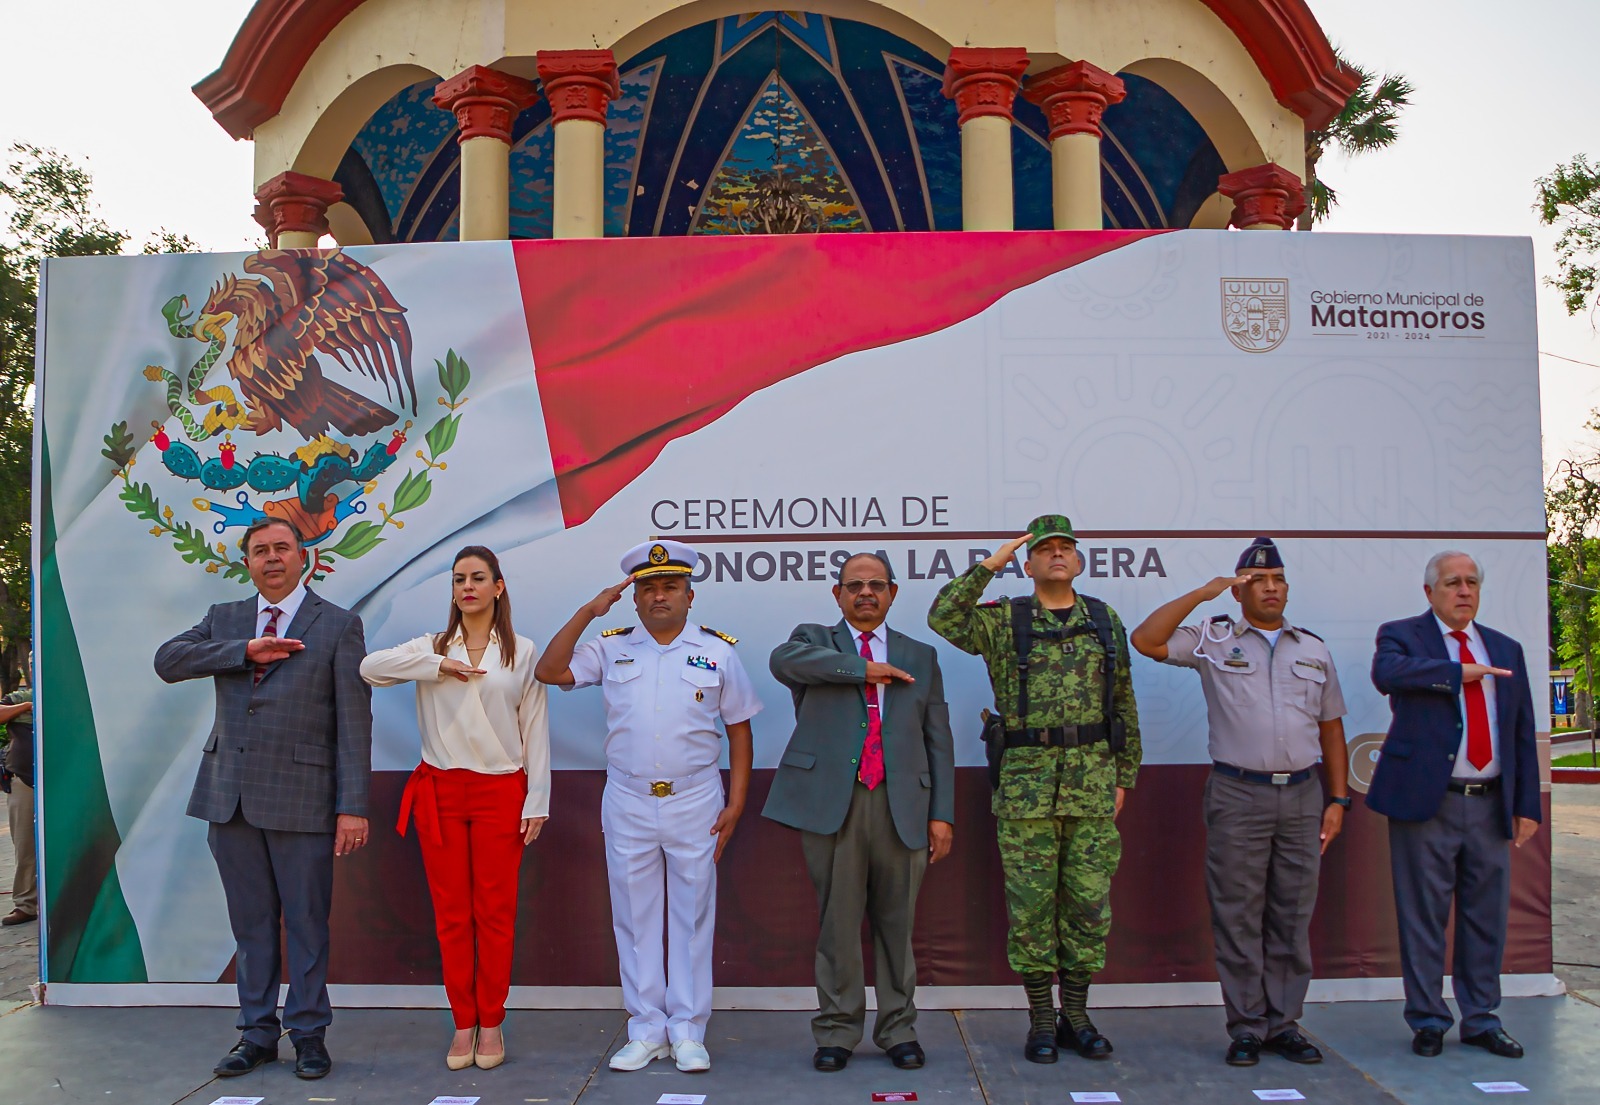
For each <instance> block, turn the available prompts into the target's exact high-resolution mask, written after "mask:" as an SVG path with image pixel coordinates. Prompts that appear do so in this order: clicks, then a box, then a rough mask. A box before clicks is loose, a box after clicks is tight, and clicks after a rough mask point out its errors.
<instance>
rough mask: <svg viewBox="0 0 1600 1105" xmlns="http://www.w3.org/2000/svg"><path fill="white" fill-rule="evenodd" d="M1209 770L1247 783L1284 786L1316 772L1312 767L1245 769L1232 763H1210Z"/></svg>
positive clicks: (1302, 780)
mask: <svg viewBox="0 0 1600 1105" xmlns="http://www.w3.org/2000/svg"><path fill="white" fill-rule="evenodd" d="M1211 770H1212V771H1215V772H1216V773H1217V774H1218V775H1226V776H1227V777H1228V778H1230V779H1242V780H1243V781H1245V782H1247V783H1265V784H1267V785H1268V786H1275V787H1286V786H1292V785H1294V784H1295V783H1303V782H1305V781H1306V780H1307V779H1309V778H1311V776H1312V775H1313V774H1315V772H1316V768H1314V767H1303V768H1301V769H1300V770H1299V771H1246V770H1245V769H1244V768H1242V767H1234V766H1233V765H1232V764H1224V763H1217V762H1216V761H1215V760H1213V761H1212V763H1211Z"/></svg>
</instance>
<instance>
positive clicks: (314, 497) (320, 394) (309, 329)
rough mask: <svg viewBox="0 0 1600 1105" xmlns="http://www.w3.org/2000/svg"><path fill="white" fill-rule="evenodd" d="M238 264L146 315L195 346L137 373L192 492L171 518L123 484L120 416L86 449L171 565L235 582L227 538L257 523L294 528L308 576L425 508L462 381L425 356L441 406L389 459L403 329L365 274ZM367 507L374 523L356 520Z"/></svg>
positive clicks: (413, 398)
mask: <svg viewBox="0 0 1600 1105" xmlns="http://www.w3.org/2000/svg"><path fill="white" fill-rule="evenodd" d="M242 267H243V269H244V275H243V276H238V275H235V274H233V273H225V274H223V275H222V277H221V278H220V279H219V280H218V282H217V284H216V286H215V287H213V288H212V289H211V292H210V294H209V295H208V296H207V297H206V300H205V304H204V306H202V307H201V308H200V310H199V313H198V316H196V315H195V313H194V312H193V311H192V310H191V308H190V305H189V299H188V297H187V296H185V295H181V294H180V295H174V296H173V297H172V298H171V299H169V300H167V302H166V304H165V306H163V307H162V309H161V314H162V317H163V318H164V319H165V322H166V328H167V330H168V331H169V332H170V333H171V334H172V336H173V337H176V338H182V339H192V340H194V341H197V342H199V343H200V344H201V345H203V346H204V347H205V348H204V351H203V352H201V354H200V356H199V357H198V359H196V360H195V362H194V364H192V365H190V366H189V367H188V368H187V369H186V370H183V371H182V372H181V373H180V372H174V371H172V370H170V369H167V368H165V367H163V366H161V365H148V366H146V367H145V368H144V370H143V375H144V377H145V379H147V380H149V381H150V382H151V383H152V384H158V385H162V386H163V387H164V388H165V392H166V394H165V400H166V407H167V410H168V412H169V417H168V418H167V420H166V422H165V423H162V422H151V423H150V426H151V430H152V433H151V435H150V437H149V440H150V442H151V443H153V444H154V445H155V447H156V450H157V451H158V452H159V454H160V459H161V464H162V466H163V468H165V470H166V471H167V472H168V473H170V474H171V475H172V476H175V477H177V478H178V479H180V480H182V481H184V482H185V483H187V484H190V485H192V487H193V491H194V493H195V494H194V497H193V498H191V499H190V500H189V502H188V503H186V504H179V505H178V508H177V509H174V506H173V504H171V503H163V502H162V501H161V499H160V497H159V496H158V494H157V493H156V491H155V490H154V489H153V488H152V487H151V485H150V484H149V483H147V482H141V481H139V480H136V479H135V478H134V466H135V463H136V461H137V459H138V456H137V454H138V452H139V448H138V445H137V444H136V438H135V436H134V434H133V433H132V432H130V431H129V429H128V423H127V422H126V421H123V422H118V423H116V424H115V425H113V426H112V427H111V430H110V432H109V433H107V434H106V435H105V448H104V449H102V450H101V453H102V455H104V456H105V457H106V459H107V460H109V461H110V462H111V463H112V464H113V465H115V466H116V469H117V474H118V475H119V476H120V477H121V478H122V488H121V490H120V491H119V493H118V497H119V498H120V499H121V500H122V502H123V504H124V505H125V506H126V507H127V508H128V510H129V511H130V512H132V513H133V514H134V515H135V516H137V517H138V518H139V519H140V520H141V521H143V522H147V523H149V524H150V531H149V532H150V534H151V535H152V536H154V537H158V538H165V539H168V540H170V541H171V543H172V546H173V548H174V550H175V551H176V552H177V553H178V554H179V555H180V556H182V557H183V559H184V561H185V562H187V563H190V564H198V565H204V566H205V570H206V571H207V572H211V573H221V574H223V575H225V576H226V577H227V578H229V579H234V580H237V581H239V582H248V581H249V578H250V576H249V572H248V571H247V570H246V568H245V565H244V561H243V559H242V557H241V555H240V553H239V550H238V540H237V539H238V537H239V535H241V534H242V533H243V531H244V529H245V527H247V526H249V525H250V524H251V523H253V522H256V521H258V520H261V519H263V518H271V519H275V520H280V521H284V522H287V523H288V524H289V525H291V526H293V527H294V528H295V530H296V531H297V532H298V533H299V534H300V539H301V541H302V542H303V543H304V544H305V546H306V549H307V551H308V553H310V555H309V556H308V557H307V573H306V574H307V577H308V578H309V579H312V580H320V579H322V578H323V577H324V576H326V575H327V574H328V573H329V572H332V571H333V570H334V564H335V563H336V562H337V561H339V560H340V559H344V560H353V559H356V558H358V557H361V556H365V555H366V554H367V553H369V552H371V551H372V550H373V549H374V548H376V547H377V546H378V545H380V544H382V543H383V541H384V540H386V538H387V536H388V530H389V529H390V528H391V527H393V528H394V529H395V530H396V531H398V530H400V529H403V528H404V526H405V520H404V519H403V518H401V517H400V516H401V515H402V514H405V513H407V512H408V511H413V510H416V509H417V508H419V507H421V506H422V505H423V504H424V503H426V502H427V501H428V499H429V497H430V496H431V495H432V494H433V479H434V473H436V472H443V471H445V469H446V467H447V466H446V464H445V462H444V461H443V460H442V459H440V458H441V457H443V455H444V454H445V453H447V452H449V450H450V448H451V446H453V445H454V444H455V441H456V435H457V432H458V430H459V428H460V424H461V418H462V415H461V413H460V408H461V407H462V406H463V405H464V404H465V403H466V402H467V395H466V391H467V385H468V384H469V383H470V382H471V379H472V374H471V372H470V370H469V369H468V367H467V363H466V362H465V361H464V360H462V359H461V358H460V357H459V356H457V355H456V352H455V350H453V349H452V350H448V351H447V352H446V353H445V355H444V357H443V358H442V359H438V360H435V362H434V364H435V366H436V368H437V369H438V378H439V387H440V389H441V391H442V393H443V394H442V395H441V396H439V397H438V399H437V403H438V405H439V406H442V407H443V408H445V409H444V411H443V413H442V414H441V415H440V417H439V418H438V420H437V421H435V422H434V423H433V425H432V426H431V427H430V428H429V429H428V430H427V432H426V433H425V434H424V435H423V439H422V446H423V447H422V448H417V449H415V450H414V454H413V456H412V457H411V458H403V457H402V456H401V451H402V448H403V447H404V446H405V444H406V435H407V434H408V433H409V432H410V431H411V429H412V427H413V426H414V425H416V419H417V418H418V417H419V411H418V405H417V404H418V399H417V384H416V380H415V379H414V377H413V374H412V340H411V327H410V324H409V323H408V322H407V321H406V317H405V315H406V309H405V308H404V307H403V306H401V305H400V303H398V302H397V301H396V300H395V298H394V296H393V294H391V292H390V291H389V288H388V287H387V286H386V285H385V284H384V282H383V280H382V279H381V278H380V277H379V276H378V274H377V273H375V272H374V271H372V269H370V268H368V267H367V266H365V265H363V264H361V263H360V262H358V261H356V260H354V259H353V258H351V257H349V256H347V255H346V254H344V253H343V252H342V251H340V250H337V249H335V250H328V251H326V252H324V251H320V250H308V249H274V250H263V251H261V252H259V253H254V254H251V255H249V256H248V257H246V258H245V259H244V262H243V265H242ZM230 331H231V341H232V350H231V351H229V350H228V345H229V341H230ZM224 353H227V357H226V359H224V356H223V355H224ZM219 365H220V366H221V367H220V368H219V367H218V366H219ZM363 383H365V384H366V386H364V387H363V386H361V385H362V384H363ZM380 384H381V385H382V399H381V400H380V399H379V398H378V397H377V395H376V394H375V393H376V392H377V391H378V387H377V385H380ZM430 390H431V389H430ZM369 392H372V393H374V394H368V393H369ZM247 454H248V455H247ZM380 497H381V501H378V502H377V515H378V517H377V519H376V520H374V519H372V518H368V517H363V516H364V515H368V514H370V513H371V510H370V508H369V505H368V500H370V499H379V498H380ZM188 510H192V511H193V512H194V514H195V515H196V516H197V517H195V519H194V520H193V521H191V520H190V519H189V518H186V517H184V516H183V513H181V512H185V511H188ZM230 530H231V531H234V532H233V534H232V540H228V539H227V538H228V536H229V531H230Z"/></svg>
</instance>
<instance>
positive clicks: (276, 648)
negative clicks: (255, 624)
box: [244, 637, 306, 664]
mask: <svg viewBox="0 0 1600 1105" xmlns="http://www.w3.org/2000/svg"><path fill="white" fill-rule="evenodd" d="M305 647H306V646H305V645H304V644H302V643H301V642H299V641H297V640H295V639H294V638H293V637H257V638H255V639H254V640H252V641H251V642H250V643H249V644H247V645H245V646H244V658H245V659H246V660H249V661H250V662H251V663H252V664H275V663H277V662H278V661H279V660H287V659H288V658H289V654H290V653H291V652H299V651H301V650H302V649H304V648H305Z"/></svg>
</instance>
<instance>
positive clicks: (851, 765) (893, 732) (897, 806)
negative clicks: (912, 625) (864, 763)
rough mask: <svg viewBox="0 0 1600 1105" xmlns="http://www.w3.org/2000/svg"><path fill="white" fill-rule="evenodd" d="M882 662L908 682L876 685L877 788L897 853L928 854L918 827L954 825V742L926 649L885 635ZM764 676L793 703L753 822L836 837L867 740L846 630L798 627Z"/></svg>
mask: <svg viewBox="0 0 1600 1105" xmlns="http://www.w3.org/2000/svg"><path fill="white" fill-rule="evenodd" d="M886 662H887V663H890V664H893V665H894V666H895V667H897V668H902V669H904V670H905V671H907V672H909V673H910V674H911V677H912V678H913V679H915V680H916V682H915V683H910V684H907V683H892V684H890V685H889V686H887V687H883V686H880V687H879V688H878V691H879V693H880V694H882V695H884V698H883V699H882V702H883V764H884V785H885V786H887V787H888V788H889V810H890V813H891V814H892V815H893V817H894V827H895V830H896V832H897V833H898V834H899V836H900V839H901V841H902V842H903V843H904V844H905V846H906V847H907V848H926V847H927V846H928V822H929V821H948V822H950V823H951V824H952V825H953V824H955V774H956V759H955V741H954V740H953V739H952V737H951V736H950V707H949V706H948V705H946V703H945V700H944V676H943V674H941V673H940V671H939V656H938V654H937V653H936V652H935V651H934V649H933V646H932V645H928V644H924V643H923V642H921V641H918V640H915V639H913V638H911V637H907V636H906V635H905V634H904V633H900V632H898V631H896V630H894V629H890V630H889V655H888V656H887V657H886ZM770 666H771V668H772V674H773V676H774V677H775V678H776V679H777V680H778V682H780V683H782V684H783V685H784V686H785V687H788V688H789V690H790V692H791V693H792V694H793V695H794V714H795V727H794V733H793V735H792V736H790V738H789V747H788V748H786V749H785V750H784V753H783V759H782V761H781V762H780V764H779V766H778V773H777V775H776V776H775V777H774V778H773V780H772V791H771V793H770V794H768V795H767V804H766V807H765V808H764V809H763V810H762V811H761V813H762V816H763V817H770V818H772V820H774V821H777V822H779V823H781V824H784V825H789V826H792V827H793V828H796V829H804V830H806V831H808V832H813V833H825V834H826V833H836V832H838V831H839V827H840V826H841V825H843V824H844V818H845V814H846V813H848V812H849V809H850V795H851V792H852V790H853V789H854V788H855V785H856V771H857V769H858V766H859V765H858V763H857V762H855V761H858V760H859V759H860V757H861V745H862V742H863V741H864V740H865V739H866V736H867V700H866V695H865V693H864V688H865V686H866V681H867V662H866V660H864V659H862V657H861V652H860V649H859V647H858V646H857V645H856V640H855V635H854V632H853V630H851V628H850V625H849V623H848V622H846V621H844V620H843V619H840V621H839V623H838V624H837V625H832V626H824V625H814V624H810V625H801V626H797V627H796V628H795V631H794V632H793V633H791V634H790V635H789V639H788V640H787V641H785V642H784V643H783V644H781V645H779V646H778V647H777V648H775V649H773V650H772V659H771V661H770Z"/></svg>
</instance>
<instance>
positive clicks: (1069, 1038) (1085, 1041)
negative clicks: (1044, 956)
mask: <svg viewBox="0 0 1600 1105" xmlns="http://www.w3.org/2000/svg"><path fill="white" fill-rule="evenodd" d="M1056 1043H1057V1044H1059V1045H1061V1046H1062V1047H1070V1048H1071V1049H1072V1050H1073V1051H1076V1052H1077V1053H1078V1054H1079V1055H1081V1056H1083V1057H1084V1058H1085V1059H1105V1058H1107V1057H1108V1056H1110V1054H1111V1041H1110V1040H1108V1039H1106V1038H1105V1037H1104V1036H1102V1035H1100V1032H1099V1030H1098V1029H1096V1028H1095V1026H1094V1022H1093V1021H1091V1020H1090V1019H1089V980H1088V979H1087V978H1082V979H1077V978H1067V977H1066V976H1065V975H1063V976H1062V978H1061V1016H1060V1018H1059V1019H1057V1021H1056Z"/></svg>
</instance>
